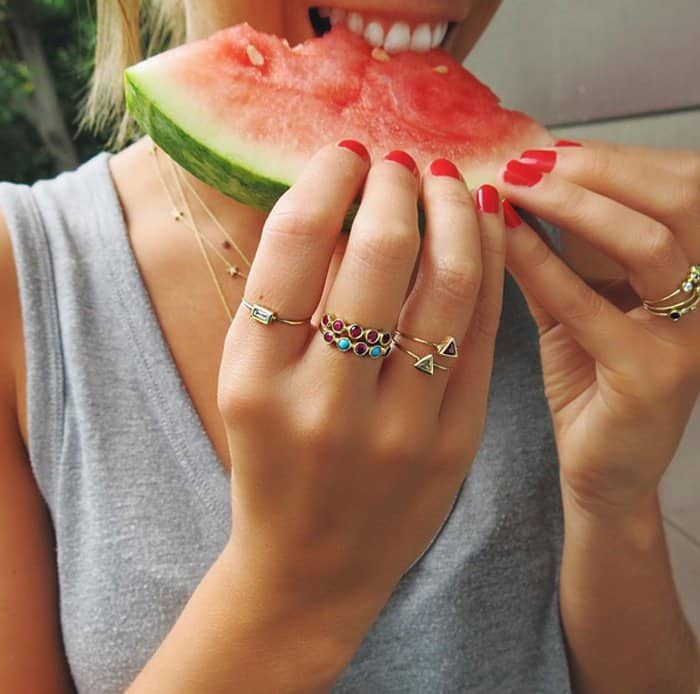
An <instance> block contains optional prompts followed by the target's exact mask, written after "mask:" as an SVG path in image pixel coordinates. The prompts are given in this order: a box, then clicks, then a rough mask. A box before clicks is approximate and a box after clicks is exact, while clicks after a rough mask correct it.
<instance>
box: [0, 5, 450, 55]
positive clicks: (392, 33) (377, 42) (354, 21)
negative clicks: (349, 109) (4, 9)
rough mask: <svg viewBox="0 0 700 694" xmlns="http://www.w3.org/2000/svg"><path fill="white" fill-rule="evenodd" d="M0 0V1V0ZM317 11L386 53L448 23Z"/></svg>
mask: <svg viewBox="0 0 700 694" xmlns="http://www.w3.org/2000/svg"><path fill="white" fill-rule="evenodd" d="M0 2H1V0H0ZM318 14H319V16H321V17H326V18H328V19H330V23H331V26H336V25H337V24H347V27H348V29H350V31H352V32H353V33H355V34H358V35H359V36H363V37H364V39H365V41H367V43H368V44H370V46H373V47H374V48H382V49H383V50H385V51H386V52H387V53H400V52H401V51H407V50H412V51H416V52H418V53H425V52H426V51H429V50H430V49H432V48H437V47H438V46H439V45H440V44H441V43H442V42H443V41H444V39H445V36H446V35H447V29H448V26H449V25H448V22H438V23H437V24H435V25H432V26H431V25H430V24H428V23H423V24H419V25H418V26H417V27H416V28H415V29H414V30H413V31H411V27H410V26H409V24H408V22H395V23H394V24H393V25H392V26H391V27H389V29H388V30H387V31H386V32H385V29H384V26H385V25H384V24H382V22H379V21H376V20H372V21H370V22H367V23H366V24H365V18H364V17H363V16H362V14H360V13H359V12H347V11H346V10H341V9H337V8H335V7H319V8H318Z"/></svg>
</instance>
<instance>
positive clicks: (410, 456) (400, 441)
mask: <svg viewBox="0 0 700 694" xmlns="http://www.w3.org/2000/svg"><path fill="white" fill-rule="evenodd" d="M397 419H398V418H397ZM415 429H416V427H415V426H405V425H401V424H400V423H399V422H398V421H395V422H394V423H393V424H392V425H391V426H384V427H383V428H382V430H381V431H380V432H379V434H378V435H377V436H376V438H375V441H374V444H373V451H374V457H375V459H376V460H377V461H378V462H380V463H383V464H394V465H398V464H408V463H411V462H412V461H414V460H416V458H417V457H418V456H419V450H420V443H419V442H418V440H417V438H418V437H417V436H416V431H415Z"/></svg>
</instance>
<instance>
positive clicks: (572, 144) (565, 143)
mask: <svg viewBox="0 0 700 694" xmlns="http://www.w3.org/2000/svg"><path fill="white" fill-rule="evenodd" d="M554 146H555V147H583V145H582V144H581V143H580V142H574V141H573V140H557V141H556V142H555V143H554Z"/></svg>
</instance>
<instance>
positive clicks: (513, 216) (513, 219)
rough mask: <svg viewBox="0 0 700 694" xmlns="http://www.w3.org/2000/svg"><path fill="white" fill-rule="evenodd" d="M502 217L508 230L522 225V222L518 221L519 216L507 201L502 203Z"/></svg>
mask: <svg viewBox="0 0 700 694" xmlns="http://www.w3.org/2000/svg"><path fill="white" fill-rule="evenodd" d="M503 217H504V219H505V221H506V226H507V227H508V228H509V229H515V228H516V227H519V226H520V225H521V224H522V223H523V220H522V219H520V215H519V214H518V213H517V212H516V211H515V210H514V209H513V206H512V205H511V204H510V203H509V202H508V201H507V200H504V201H503Z"/></svg>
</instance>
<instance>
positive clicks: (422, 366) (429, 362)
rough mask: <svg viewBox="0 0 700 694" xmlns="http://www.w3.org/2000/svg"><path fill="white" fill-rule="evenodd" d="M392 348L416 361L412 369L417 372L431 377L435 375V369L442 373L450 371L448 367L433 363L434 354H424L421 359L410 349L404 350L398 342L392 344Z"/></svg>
mask: <svg viewBox="0 0 700 694" xmlns="http://www.w3.org/2000/svg"><path fill="white" fill-rule="evenodd" d="M394 347H396V348H397V349H399V350H400V351H401V352H405V353H406V354H408V356H409V357H412V358H413V359H415V360H416V361H415V362H414V364H413V368H415V369H417V370H418V371H421V372H422V373H424V374H428V375H429V376H432V375H433V374H434V373H435V369H441V370H442V371H449V370H450V367H449V366H443V365H442V364H438V363H437V362H436V361H435V355H434V354H426V355H425V356H424V357H421V356H420V354H415V353H414V352H411V350H410V349H406V348H405V347H404V346H403V345H401V344H399V343H398V342H394Z"/></svg>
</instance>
